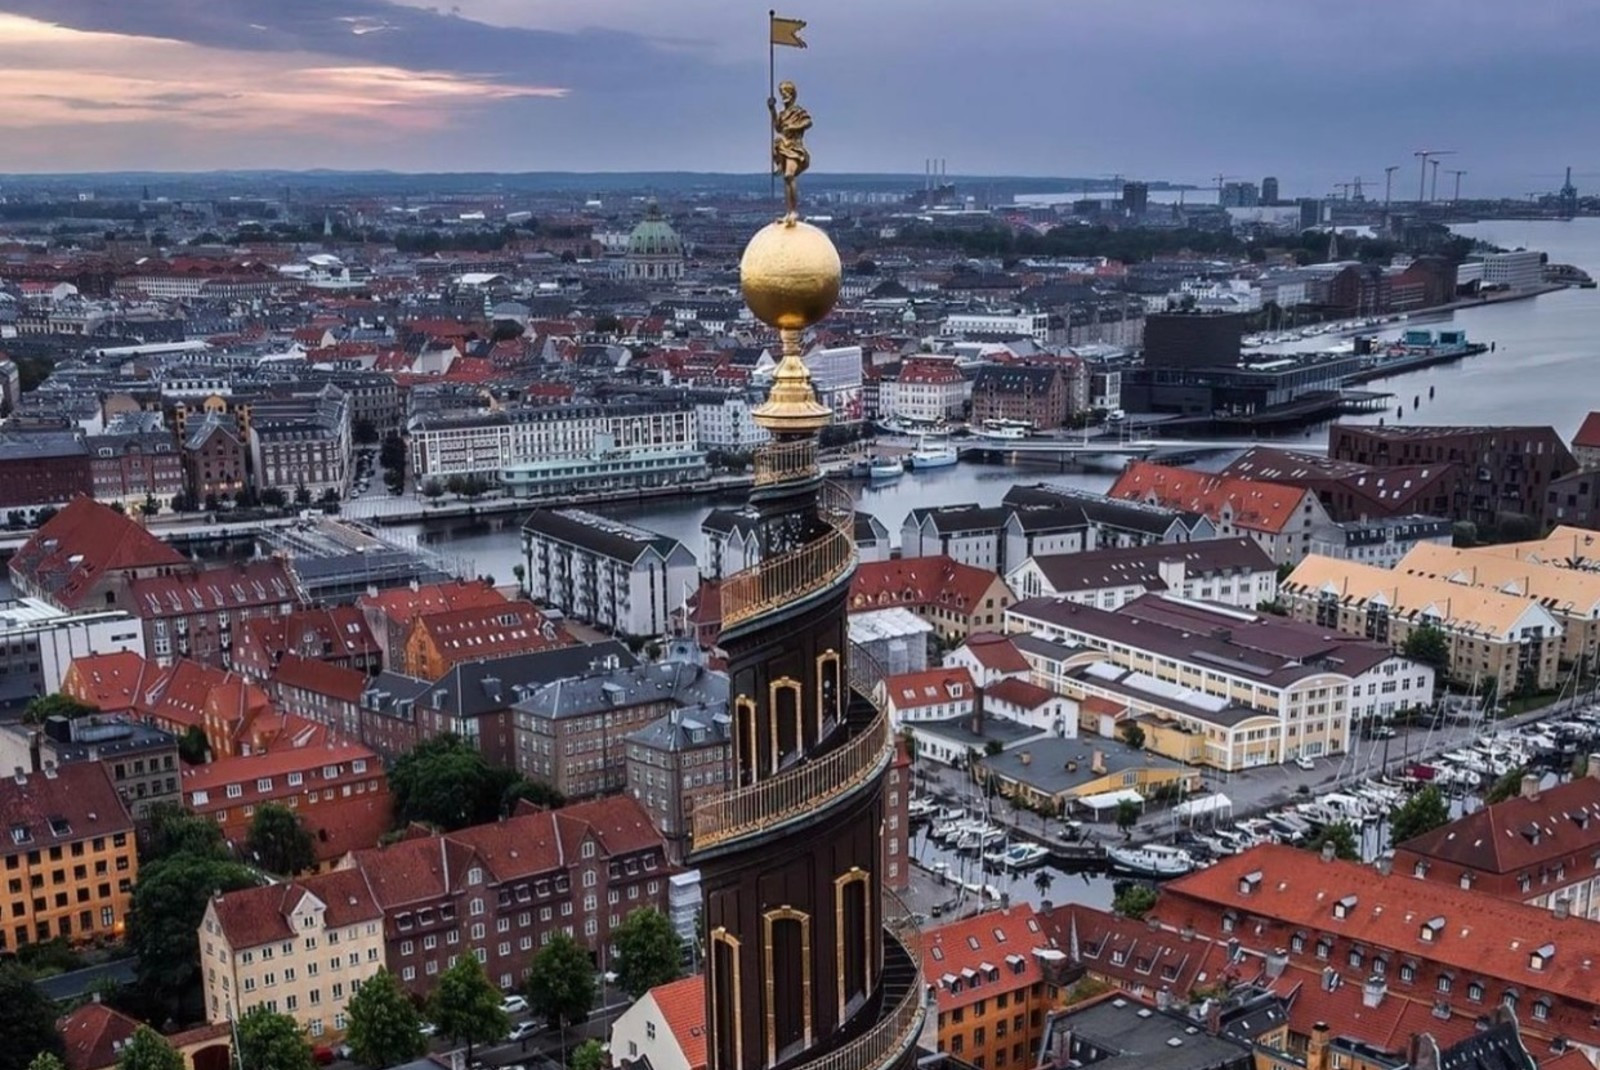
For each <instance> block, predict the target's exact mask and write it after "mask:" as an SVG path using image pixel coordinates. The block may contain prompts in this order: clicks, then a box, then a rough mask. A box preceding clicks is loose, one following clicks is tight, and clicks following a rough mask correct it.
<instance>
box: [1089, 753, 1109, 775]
mask: <svg viewBox="0 0 1600 1070" xmlns="http://www.w3.org/2000/svg"><path fill="white" fill-rule="evenodd" d="M1089 772H1091V773H1094V774H1095V775H1096V776H1105V773H1106V755H1105V752H1104V751H1102V750H1099V749H1096V750H1095V752H1094V755H1093V757H1092V758H1091V760H1090V762H1089Z"/></svg>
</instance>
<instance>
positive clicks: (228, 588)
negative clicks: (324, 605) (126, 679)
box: [121, 557, 303, 668]
mask: <svg viewBox="0 0 1600 1070" xmlns="http://www.w3.org/2000/svg"><path fill="white" fill-rule="evenodd" d="M121 597H122V599H123V602H124V604H125V605H126V606H127V609H128V611H129V612H130V613H133V614H134V615H135V616H137V617H138V618H139V619H140V620H142V621H143V622H144V635H145V651H144V655H145V657H146V658H148V659H149V660H151V661H154V662H155V663H156V664H158V665H163V666H165V665H171V664H173V663H174V662H175V661H176V660H178V659H179V658H188V659H191V660H193V661H197V662H200V663H202V664H205V665H212V666H216V667H219V668H228V667H229V666H230V665H232V663H233V643H234V636H235V631H234V629H235V628H236V627H239V626H241V625H243V623H244V622H245V621H246V620H249V619H250V618H252V617H271V616H282V615H284V614H287V613H289V612H290V611H292V610H294V609H298V608H299V607H300V605H301V604H302V602H303V598H302V595H301V592H300V584H299V581H298V580H297V579H296V578H295V574H294V569H293V568H292V567H291V566H290V564H289V561H288V559H287V558H283V557H273V558H268V559H267V560H264V561H250V562H240V563H238V564H234V565H221V566H218V567H216V568H207V569H199V570H191V569H186V570H182V571H179V570H172V571H169V572H167V573H166V574H163V575H159V576H149V577H146V578H142V579H140V578H135V579H131V580H129V581H127V584H126V587H125V588H124V591H123V594H122V596H121Z"/></svg>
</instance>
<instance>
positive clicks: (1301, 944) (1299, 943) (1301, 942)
mask: <svg viewBox="0 0 1600 1070" xmlns="http://www.w3.org/2000/svg"><path fill="white" fill-rule="evenodd" d="M1305 949H1306V934H1305V933H1295V934H1294V935H1293V936H1291V937H1289V950H1290V951H1293V952H1295V953H1296V954H1299V953H1300V952H1302V951H1304V950H1305Z"/></svg>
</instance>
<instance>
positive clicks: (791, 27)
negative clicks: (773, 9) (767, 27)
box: [772, 15, 806, 48]
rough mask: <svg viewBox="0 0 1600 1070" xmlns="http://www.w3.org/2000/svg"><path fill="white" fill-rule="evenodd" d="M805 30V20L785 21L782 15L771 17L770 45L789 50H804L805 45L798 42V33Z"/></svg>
mask: <svg viewBox="0 0 1600 1070" xmlns="http://www.w3.org/2000/svg"><path fill="white" fill-rule="evenodd" d="M805 28H806V20H805V19H786V18H784V17H783V16H782V15H773V16H772V43H773V44H775V45H786V46H788V47H789V48H804V47H806V43H805V42H804V41H802V40H800V31H801V30H803V29H805Z"/></svg>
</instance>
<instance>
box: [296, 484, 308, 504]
mask: <svg viewBox="0 0 1600 1070" xmlns="http://www.w3.org/2000/svg"><path fill="white" fill-rule="evenodd" d="M294 503H295V504H296V505H310V504H311V488H310V487H308V486H306V485H305V484H304V483H301V484H299V485H298V486H296V487H295V488H294Z"/></svg>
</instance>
